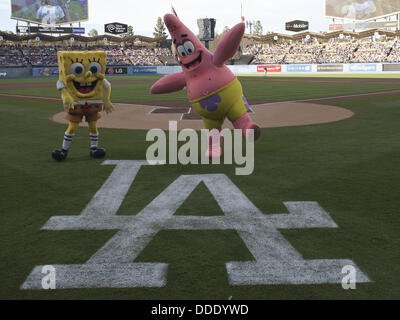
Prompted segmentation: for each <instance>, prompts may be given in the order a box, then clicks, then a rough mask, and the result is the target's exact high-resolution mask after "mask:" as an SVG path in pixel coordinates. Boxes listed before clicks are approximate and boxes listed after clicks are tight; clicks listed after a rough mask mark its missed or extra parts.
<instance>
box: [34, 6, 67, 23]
mask: <svg viewBox="0 0 400 320" xmlns="http://www.w3.org/2000/svg"><path fill="white" fill-rule="evenodd" d="M64 16H65V14H64V11H63V9H61V7H60V6H51V5H45V6H41V7H40V8H39V9H38V11H37V12H36V19H38V20H41V21H42V23H43V24H56V23H58V22H59V20H60V19H62V18H64Z"/></svg>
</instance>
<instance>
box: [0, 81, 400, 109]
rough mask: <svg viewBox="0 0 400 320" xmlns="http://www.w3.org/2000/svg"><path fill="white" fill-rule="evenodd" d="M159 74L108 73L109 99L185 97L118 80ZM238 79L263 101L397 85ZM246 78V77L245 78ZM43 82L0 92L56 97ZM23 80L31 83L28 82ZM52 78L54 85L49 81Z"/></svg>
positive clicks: (248, 94) (253, 96) (251, 95)
mask: <svg viewBox="0 0 400 320" xmlns="http://www.w3.org/2000/svg"><path fill="white" fill-rule="evenodd" d="M159 78H160V77H159V76H144V77H110V81H111V83H114V84H115V83H116V84H115V85H113V86H112V97H113V101H115V102H121V103H135V102H139V103H140V102H142V101H161V100H186V99H187V95H186V91H180V92H177V93H170V94H161V95H152V94H150V92H149V89H150V87H151V85H152V82H143V83H134V84H126V83H121V81H130V80H149V81H154V82H155V81H156V80H157V79H159ZM239 79H242V80H245V81H242V85H243V91H244V93H245V95H246V97H247V99H248V100H266V101H287V100H297V99H311V98H323V97H335V96H342V95H352V94H364V93H370V92H382V91H391V90H398V89H399V85H398V84H397V83H364V82H357V81H354V82H353V83H351V85H350V84H349V83H346V82H337V83H331V82H324V81H323V79H321V82H303V81H301V80H299V81H295V82H291V83H290V84H287V85H285V84H282V83H280V82H273V81H272V82H261V81H250V79H251V78H249V77H240V78H239ZM246 79H247V80H248V81H246ZM46 80H47V81H43V80H42V82H44V83H49V86H46V87H40V88H38V87H23V88H15V89H5V90H4V89H3V90H1V88H0V93H7V94H13V95H23V96H39V97H51V98H59V97H60V94H59V92H58V91H57V90H56V89H55V82H56V80H55V79H54V78H53V79H46ZM24 81H25V79H18V80H16V79H13V80H12V81H11V82H10V80H4V82H1V81H0V84H2V83H5V84H6V83H24ZM31 81H32V79H30V80H29V82H26V83H33V82H31ZM53 82H54V86H53V85H52V83H53ZM288 86H290V90H287V91H286V90H282V88H283V87H288Z"/></svg>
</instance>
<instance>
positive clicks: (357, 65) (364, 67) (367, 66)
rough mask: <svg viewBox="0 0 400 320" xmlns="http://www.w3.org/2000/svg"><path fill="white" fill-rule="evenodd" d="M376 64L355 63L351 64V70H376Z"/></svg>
mask: <svg viewBox="0 0 400 320" xmlns="http://www.w3.org/2000/svg"><path fill="white" fill-rule="evenodd" d="M376 69H377V68H376V64H373V63H355V64H351V65H350V66H349V71H350V72H376Z"/></svg>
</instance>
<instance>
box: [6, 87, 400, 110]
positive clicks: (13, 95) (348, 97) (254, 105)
mask: <svg viewBox="0 0 400 320" xmlns="http://www.w3.org/2000/svg"><path fill="white" fill-rule="evenodd" d="M394 94H400V90H391V91H379V92H370V93H358V94H351V95H344V96H333V97H323V98H311V99H299V100H287V101H276V102H266V103H260V104H253V105H252V106H253V107H257V106H263V105H269V104H282V103H289V102H312V101H314V102H317V101H328V100H333V101H334V100H336V99H337V100H346V99H353V98H362V97H370V96H384V95H394ZM0 98H15V99H22V100H36V101H45V102H53V101H56V102H62V100H61V99H59V98H50V97H37V96H24V95H16V94H7V93H0ZM117 104H123V105H129V106H134V105H138V104H127V103H117ZM152 107H154V108H153V110H154V109H156V108H168V107H165V106H152Z"/></svg>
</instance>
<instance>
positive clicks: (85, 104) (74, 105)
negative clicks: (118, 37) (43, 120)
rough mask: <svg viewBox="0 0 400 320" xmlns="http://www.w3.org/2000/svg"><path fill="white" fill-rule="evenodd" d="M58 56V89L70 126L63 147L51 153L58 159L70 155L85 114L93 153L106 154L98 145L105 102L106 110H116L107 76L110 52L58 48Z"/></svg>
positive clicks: (61, 159)
mask: <svg viewBox="0 0 400 320" xmlns="http://www.w3.org/2000/svg"><path fill="white" fill-rule="evenodd" d="M57 58H58V66H59V80H58V82H57V89H58V90H59V91H61V98H62V101H63V104H64V109H65V111H66V112H67V115H66V119H67V120H69V126H68V128H67V131H65V134H64V140H63V143H62V147H61V149H56V150H54V151H53V152H52V157H53V159H54V160H57V161H63V160H65V159H66V158H67V155H68V150H69V147H70V145H71V142H72V139H73V138H74V135H75V132H76V130H77V128H78V126H79V123H80V122H81V121H82V119H83V117H84V116H85V120H86V121H87V122H88V124H89V130H90V156H91V157H93V158H103V157H104V156H105V154H106V151H105V150H104V149H103V148H98V140H99V132H98V130H97V120H98V119H100V117H101V115H100V111H102V110H103V106H104V109H105V111H106V112H107V113H110V112H112V111H113V110H114V106H113V104H112V103H111V100H110V97H111V84H110V82H108V81H107V80H106V79H105V72H106V64H107V55H106V53H105V52H104V51H59V52H58V53H57ZM103 90H104V98H103ZM103 99H104V100H103Z"/></svg>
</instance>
